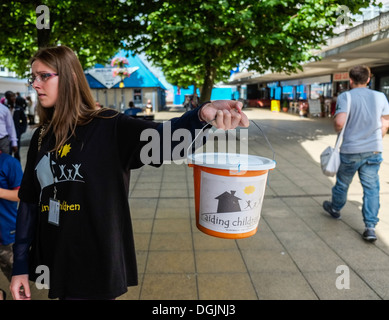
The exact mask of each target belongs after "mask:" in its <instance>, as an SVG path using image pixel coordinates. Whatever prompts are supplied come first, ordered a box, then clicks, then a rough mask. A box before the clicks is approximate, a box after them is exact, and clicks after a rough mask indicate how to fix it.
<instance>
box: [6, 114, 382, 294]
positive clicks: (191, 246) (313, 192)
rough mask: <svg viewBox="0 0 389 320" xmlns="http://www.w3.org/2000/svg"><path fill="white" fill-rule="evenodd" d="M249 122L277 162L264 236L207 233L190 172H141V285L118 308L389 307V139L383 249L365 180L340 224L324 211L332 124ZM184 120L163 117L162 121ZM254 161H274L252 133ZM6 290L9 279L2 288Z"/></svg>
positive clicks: (283, 117)
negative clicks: (139, 303)
mask: <svg viewBox="0 0 389 320" xmlns="http://www.w3.org/2000/svg"><path fill="white" fill-rule="evenodd" d="M246 113H247V114H248V116H249V118H250V119H251V120H255V121H257V122H258V123H259V124H260V125H261V127H262V129H263V131H264V132H265V133H266V134H267V136H268V138H269V140H270V142H271V144H272V146H273V148H274V150H275V152H276V161H277V167H276V169H275V170H274V171H272V172H271V173H270V179H269V184H268V187H267V189H266V194H265V199H264V203H263V208H262V214H261V220H260V222H259V229H258V232H257V233H256V234H255V235H254V236H252V237H250V238H246V239H240V240H228V239H219V238H214V237H211V236H208V235H206V234H204V233H202V232H200V231H198V230H197V228H196V223H195V212H194V195H193V176H192V169H191V168H189V167H188V166H187V165H184V164H181V165H178V164H166V165H163V166H162V167H161V168H158V169H157V168H153V167H148V166H145V167H143V168H141V169H138V170H135V171H133V173H132V180H131V192H130V205H131V213H132V219H133V226H134V232H135V244H136V249H137V256H138V271H139V282H140V284H139V286H138V287H132V288H129V290H128V293H126V294H124V295H123V296H121V297H120V298H119V299H131V300H134V299H135V300H137V299H140V300H148V299H155V300H162V299H165V300H166V299H167V300H170V299H185V300H188V299H190V300H203V299H217V300H218V299H221V300H229V299H253V300H262V299H314V300H316V299H372V300H373V299H389V214H388V211H389V197H388V194H389V137H388V136H387V137H385V139H384V148H385V153H384V158H385V160H384V162H383V164H382V166H381V171H380V177H381V210H380V219H381V221H380V223H379V224H378V226H377V236H378V241H377V242H376V243H374V244H371V243H366V242H365V241H364V240H363V239H362V238H361V233H362V232H363V228H364V225H363V222H362V216H361V202H362V188H361V186H360V183H359V179H358V178H357V177H356V178H355V179H354V181H353V183H352V185H351V187H350V191H349V198H348V199H349V200H348V203H347V205H346V207H345V208H344V209H343V210H342V219H341V220H334V219H332V218H331V217H329V216H327V215H326V214H325V213H324V211H323V209H322V202H323V201H324V200H327V199H329V198H330V193H331V187H332V185H333V183H334V178H328V177H325V176H324V175H322V173H321V170H320V166H319V155H320V153H321V151H322V150H323V149H324V148H325V147H326V146H328V145H333V144H334V143H335V139H336V136H335V134H334V132H333V129H332V121H331V120H330V119H318V118H316V119H306V118H304V119H302V118H299V117H298V116H296V115H290V114H285V113H272V112H270V111H268V110H261V109H255V110H247V111H246ZM175 114H176V113H173V112H162V113H159V114H158V116H157V120H163V119H168V118H170V117H172V116H175ZM177 115H179V113H177ZM26 149H27V147H25V148H24V152H23V154H24V155H25V151H26ZM249 153H250V154H254V155H262V156H265V157H270V158H271V157H272V153H271V151H270V149H269V147H268V146H267V145H266V143H265V141H264V138H263V137H262V135H261V134H260V132H259V130H258V129H257V128H256V127H255V126H253V125H252V126H250V129H249ZM337 272H338V273H337ZM337 284H338V286H339V284H340V285H343V286H346V287H347V285H349V289H338V288H337ZM7 286H8V285H7V283H6V281H5V278H4V277H3V276H2V275H0V287H3V288H4V287H7ZM33 297H34V298H35V299H47V293H46V292H45V291H44V290H37V289H34V290H33Z"/></svg>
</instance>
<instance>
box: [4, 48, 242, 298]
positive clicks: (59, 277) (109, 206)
mask: <svg viewBox="0 0 389 320" xmlns="http://www.w3.org/2000/svg"><path fill="white" fill-rule="evenodd" d="M31 66H32V78H31V79H30V81H29V82H30V84H31V85H32V86H33V87H34V89H35V90H36V92H37V95H38V99H39V103H38V105H37V111H38V116H39V120H40V127H39V128H38V129H37V130H36V131H35V133H34V135H33V137H32V139H31V143H30V148H29V151H28V155H27V163H26V167H25V170H24V176H23V180H22V184H21V187H20V190H19V197H20V204H19V210H18V219H17V225H16V240H15V245H14V267H13V277H12V282H11V292H12V295H13V297H14V299H30V298H31V294H30V288H29V282H28V279H29V278H30V279H31V280H32V281H34V280H36V278H37V277H38V275H37V274H36V273H35V270H36V267H37V266H39V265H44V266H47V268H48V270H49V272H50V290H49V298H60V299H114V298H116V297H118V296H119V295H122V294H124V293H125V292H126V291H127V287H128V286H134V285H137V283H138V280H137V267H136V255H135V247H134V240H133V232H132V225H131V217H130V213H129V203H128V191H129V183H130V182H129V178H130V170H131V169H136V168H139V167H141V166H142V165H144V163H143V162H142V156H141V150H142V148H143V147H144V145H146V144H147V143H148V142H147V141H141V139H140V136H141V134H142V132H143V131H144V130H146V129H155V130H157V131H158V132H159V134H160V137H161V139H157V140H158V142H155V143H156V144H157V145H156V146H155V147H158V150H161V149H160V148H162V147H163V144H164V143H163V140H164V139H171V136H164V131H165V130H164V129H163V128H164V126H165V124H164V123H156V122H153V121H143V120H139V119H135V118H133V117H130V116H127V115H124V114H123V113H118V112H117V111H115V110H110V109H107V108H103V109H97V108H96V106H95V101H94V99H93V97H92V94H91V91H90V88H89V86H88V83H87V80H86V78H85V75H84V72H83V68H82V67H81V64H80V62H79V61H78V59H77V57H76V55H75V54H74V52H73V51H72V50H71V49H69V48H68V47H65V46H57V47H53V48H44V49H41V50H40V51H38V52H37V53H36V54H35V56H34V57H33V58H32V60H31ZM241 107H242V106H241V103H239V102H236V101H214V102H209V103H206V104H204V105H203V106H201V107H199V108H197V109H195V110H193V111H190V112H187V113H185V114H184V115H183V116H181V117H180V118H175V119H172V120H171V121H170V123H168V124H169V126H171V130H172V132H173V131H174V130H177V129H180V128H186V129H188V130H189V131H190V132H191V133H192V137H193V136H194V132H195V130H196V129H202V128H204V127H205V126H207V125H208V123H212V124H213V125H215V126H216V127H218V128H221V129H233V128H235V127H237V126H238V125H241V126H248V125H249V123H248V119H247V117H246V115H245V114H244V113H243V112H241ZM216 116H217V117H216ZM178 143H179V142H175V143H172V146H171V147H172V148H174V146H175V145H176V144H178ZM162 151H163V152H162ZM166 151H168V153H170V155H171V153H172V149H171V150H161V155H162V154H163V155H166ZM170 155H169V156H170ZM160 160H161V159H159V161H156V162H155V163H152V165H155V166H160V165H161V164H162V162H161V161H160ZM31 244H32V245H31ZM30 246H31V248H30ZM30 249H31V250H30ZM22 287H23V288H24V291H23V293H21V288H22Z"/></svg>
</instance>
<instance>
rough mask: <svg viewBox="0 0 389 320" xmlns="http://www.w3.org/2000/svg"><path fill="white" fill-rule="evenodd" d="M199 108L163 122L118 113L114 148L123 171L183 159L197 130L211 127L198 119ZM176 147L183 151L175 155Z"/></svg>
mask: <svg viewBox="0 0 389 320" xmlns="http://www.w3.org/2000/svg"><path fill="white" fill-rule="evenodd" d="M203 105H204V104H203ZM203 105H201V106H199V107H198V108H196V109H194V110H191V111H188V112H186V113H184V114H183V115H182V116H181V117H177V118H172V119H170V120H169V121H166V122H164V123H157V122H153V121H147V120H139V119H134V118H132V117H129V116H126V115H124V114H121V115H120V116H119V119H118V148H119V154H120V158H121V161H122V164H123V166H124V168H126V169H127V170H129V169H136V168H140V167H141V166H143V165H145V164H149V165H152V166H157V167H158V166H160V165H162V163H163V161H168V160H176V159H177V158H185V156H186V150H187V148H188V147H189V146H190V144H191V142H192V141H193V139H194V137H195V134H196V133H197V132H198V131H197V130H202V129H205V128H208V127H211V125H207V124H206V123H205V122H203V121H200V119H199V116H198V115H199V110H200V108H201V107H202V106H203ZM179 129H184V130H182V131H178V130H179ZM175 133H178V134H175ZM176 137H181V139H178V140H177V139H175V138H176ZM179 144H181V145H180V147H181V148H178V149H179V150H181V151H183V152H180V154H179V155H178V154H177V152H176V151H177V150H176V149H175V148H176V147H177V146H178V145H179Z"/></svg>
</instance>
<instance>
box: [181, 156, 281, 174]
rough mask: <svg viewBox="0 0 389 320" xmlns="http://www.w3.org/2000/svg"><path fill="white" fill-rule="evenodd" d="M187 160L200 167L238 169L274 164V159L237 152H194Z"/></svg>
mask: <svg viewBox="0 0 389 320" xmlns="http://www.w3.org/2000/svg"><path fill="white" fill-rule="evenodd" d="M188 161H189V163H191V164H193V165H198V166H202V167H208V168H215V169H226V170H238V171H239V170H247V171H260V170H270V169H273V168H275V166H276V163H275V161H274V160H271V159H268V158H264V157H260V156H253V155H249V154H237V153H197V154H196V153H194V154H191V155H190V156H189V157H188Z"/></svg>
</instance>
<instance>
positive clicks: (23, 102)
mask: <svg viewBox="0 0 389 320" xmlns="http://www.w3.org/2000/svg"><path fill="white" fill-rule="evenodd" d="M16 105H18V106H19V107H20V108H22V110H23V111H26V108H27V101H26V99H24V98H23V97H22V96H21V95H20V92H16Z"/></svg>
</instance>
